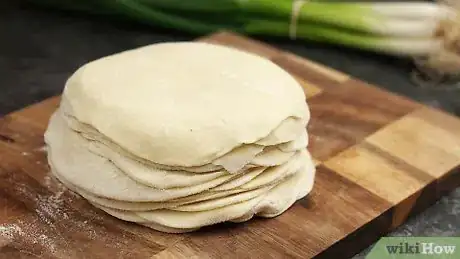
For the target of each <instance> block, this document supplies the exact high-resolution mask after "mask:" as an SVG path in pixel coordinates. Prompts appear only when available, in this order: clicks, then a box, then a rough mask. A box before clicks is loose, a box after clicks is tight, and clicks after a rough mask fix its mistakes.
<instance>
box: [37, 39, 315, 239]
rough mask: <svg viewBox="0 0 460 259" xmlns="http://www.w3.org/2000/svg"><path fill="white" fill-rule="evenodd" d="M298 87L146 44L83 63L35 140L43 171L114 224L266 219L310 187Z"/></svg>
mask: <svg viewBox="0 0 460 259" xmlns="http://www.w3.org/2000/svg"><path fill="white" fill-rule="evenodd" d="M309 119H310V113H309V109H308V106H307V104H306V102H305V96H304V92H303V90H302V88H301V87H300V85H299V84H298V83H297V82H296V81H295V80H294V79H293V78H292V77H291V76H290V75H289V74H288V73H287V72H285V71H284V70H283V69H281V68H280V67H278V66H276V65H275V64H274V63H272V62H270V61H268V60H266V59H264V58H261V57H259V56H256V55H253V54H249V53H246V52H243V51H239V50H236V49H232V48H228V47H223V46H217V45H212V44H207V43H193V42H181V43H179V42H175V43H161V44H154V45H150V46H146V47H142V48H138V49H134V50H130V51H125V52H122V53H118V54H115V55H112V56H108V57H105V58H102V59H99V60H96V61H93V62H90V63H88V64H86V65H84V66H82V67H81V68H80V69H78V70H77V71H76V72H75V73H74V74H73V75H72V76H71V77H70V78H69V80H68V81H67V84H66V87H65V90H64V92H63V95H62V99H61V103H60V106H59V108H58V109H57V110H56V111H55V112H54V114H53V115H52V117H51V119H50V122H49V125H48V129H47V131H46V133H45V142H46V144H47V151H48V162H49V165H50V168H51V172H52V173H53V174H54V175H55V176H56V178H58V179H59V180H60V181H61V182H62V183H63V184H65V185H66V186H67V187H68V188H69V189H71V190H73V191H74V192H76V193H78V194H79V195H81V196H82V197H84V198H85V199H86V200H87V201H89V202H90V203H91V204H93V205H94V206H95V207H97V208H99V209H101V210H103V211H105V212H106V213H108V214H110V215H112V216H114V217H116V218H119V219H121V220H125V221H130V222H136V223H138V224H141V225H145V226H148V227H151V228H153V229H156V230H159V231H164V232H170V233H182V232H189V231H193V230H196V229H199V228H201V227H204V226H209V225H213V224H217V223H220V222H244V221H247V220H249V219H251V218H252V217H254V216H260V217H275V216H278V215H280V214H282V213H283V212H285V211H286V210H288V209H289V208H290V207H291V206H292V205H293V204H294V203H295V202H296V201H297V200H299V199H301V198H304V197H305V196H306V195H307V194H308V193H309V192H310V191H311V190H312V188H313V182H314V175H315V167H314V164H313V162H312V159H311V157H310V154H309V152H308V150H307V146H308V135H307V131H306V126H307V124H308V122H309Z"/></svg>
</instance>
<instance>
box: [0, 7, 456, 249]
mask: <svg viewBox="0 0 460 259" xmlns="http://www.w3.org/2000/svg"><path fill="white" fill-rule="evenodd" d="M193 38H194V36H193V35H187V34H184V33H179V32H169V31H165V30H162V29H160V28H152V27H146V26H140V25H135V24H128V23H121V22H116V21H107V20H103V19H99V18H95V17H88V16H83V15H75V14H58V13H55V12H50V11H45V10H33V9H25V8H20V7H19V6H18V4H12V3H6V2H4V1H2V2H0V89H1V92H0V116H1V115H4V114H6V113H9V112H11V111H13V110H16V109H19V108H22V107H24V106H26V105H29V104H32V103H34V102H38V101H41V100H44V99H46V98H48V97H50V96H53V95H57V94H59V93H60V92H61V91H62V89H63V86H64V83H65V80H66V79H67V77H68V76H70V74H72V73H73V72H74V71H75V70H76V69H77V68H78V67H79V66H81V65H83V64H84V63H86V62H88V61H90V60H94V59H96V58H99V57H102V56H106V55H109V54H112V53H116V52H119V51H122V50H126V49H131V48H134V47H138V46H142V45H147V44H152V43H155V42H164V41H182V40H191V39H193ZM262 40H263V41H265V42H268V43H270V44H273V45H275V46H277V47H280V48H282V49H285V50H289V51H291V52H294V53H296V54H298V55H301V56H304V57H307V58H309V59H311V60H314V61H317V62H320V63H323V64H325V65H327V66H330V67H332V68H335V69H337V70H340V71H343V72H345V73H348V74H350V75H352V76H355V77H357V78H360V79H362V80H365V81H368V82H370V83H373V84H376V85H378V86H380V87H384V88H386V89H389V90H391V91H394V92H397V93H400V94H403V95H405V96H408V97H410V98H413V99H415V100H418V101H421V102H424V103H426V104H428V105H431V106H435V107H439V108H441V109H444V110H446V111H447V112H450V113H453V114H456V115H460V91H448V90H430V89H423V88H419V87H416V86H414V85H413V84H412V83H411V81H410V76H409V72H410V67H409V66H408V64H407V62H403V61H400V60H397V59H394V58H389V57H384V56H379V55H375V54H371V53H364V52H360V51H351V50H346V49H341V48H337V47H332V46H329V47H328V46H320V45H315V44H307V43H305V42H290V41H283V40H274V39H269V40H268V39H262ZM390 235H396V236H460V188H458V189H457V190H455V191H454V192H452V193H451V194H450V195H448V196H446V197H444V198H442V199H441V200H440V201H439V202H437V203H436V204H435V205H433V206H432V207H431V208H429V209H428V210H426V211H425V212H423V213H422V214H420V215H419V216H417V217H414V218H412V219H411V220H409V221H408V222H407V223H406V224H404V225H403V226H401V227H400V228H399V229H397V230H396V231H395V232H393V233H391V234H390ZM367 251H368V249H367V250H365V251H363V252H362V253H360V254H359V255H357V256H356V258H364V255H365V254H366V252H367Z"/></svg>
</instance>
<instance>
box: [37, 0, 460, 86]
mask: <svg viewBox="0 0 460 259" xmlns="http://www.w3.org/2000/svg"><path fill="white" fill-rule="evenodd" d="M30 1H33V2H36V3H41V4H47V5H49V6H55V7H60V8H64V9H72V10H78V11H86V12H91V13H96V14H98V13H99V14H111V15H115V16H119V17H127V18H130V19H134V20H135V21H138V22H142V23H146V24H150V25H154V26H162V27H165V28H169V29H175V30H180V31H185V32H188V33H193V34H197V35H203V34H208V33H212V32H215V31H219V30H229V31H234V32H237V33H241V34H246V35H254V36H276V37H289V38H295V39H298V40H308V41H316V42H321V43H325V44H338V45H343V46H346V47H350V48H357V49H362V50H367V51H373V52H379V53H384V54H388V55H394V56H401V57H408V58H412V59H413V60H414V61H415V64H416V66H417V68H418V69H419V70H420V71H422V72H423V73H425V74H429V75H431V76H433V75H436V76H448V77H460V18H459V17H460V14H459V13H460V1H459V0H441V1H439V2H413V1H409V2H329V1H314V0H310V1H298V0H297V1H296V0H30Z"/></svg>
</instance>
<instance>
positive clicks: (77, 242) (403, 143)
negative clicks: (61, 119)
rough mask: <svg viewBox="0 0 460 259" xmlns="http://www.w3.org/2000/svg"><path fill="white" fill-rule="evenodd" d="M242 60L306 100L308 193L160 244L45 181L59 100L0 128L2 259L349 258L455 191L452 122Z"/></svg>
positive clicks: (270, 54) (283, 61)
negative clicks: (312, 163)
mask: <svg viewBox="0 0 460 259" xmlns="http://www.w3.org/2000/svg"><path fill="white" fill-rule="evenodd" d="M200 40H202V41H207V42H213V43H216V44H224V45H229V46H233V47H236V48H241V49H243V50H247V51H251V52H254V53H257V54H259V55H262V56H264V57H266V58H269V59H271V60H272V61H273V62H275V63H277V64H279V65H280V66H281V67H283V68H285V69H286V70H287V71H289V72H290V73H292V75H293V76H295V77H296V78H297V79H298V80H299V82H300V83H301V84H302V86H303V87H304V89H305V93H306V98H307V101H308V103H309V106H310V109H311V114H312V119H311V122H310V124H309V126H308V130H309V134H310V136H311V137H310V138H311V139H310V141H311V142H310V143H311V145H310V147H309V150H310V151H311V153H312V155H313V156H314V158H315V160H316V163H317V176H316V181H315V186H314V189H313V191H312V192H311V194H310V195H309V196H308V197H306V198H304V199H302V200H300V201H298V202H297V203H296V204H295V205H294V206H293V207H291V208H290V209H289V210H288V211H286V212H285V213H284V214H282V215H281V216H279V217H276V218H273V219H253V220H251V221H249V222H246V223H243V224H221V225H217V226H212V227H207V228H204V229H202V230H200V231H198V232H194V233H189V234H180V235H178V234H165V233H160V232H156V231H153V230H151V229H147V228H143V227H140V226H137V225H134V224H130V223H127V222H122V221H120V220H117V219H115V218H113V217H111V216H108V215H106V214H105V213H103V212H101V211H100V210H98V209H95V208H93V207H92V206H91V205H89V204H88V203H87V202H85V201H84V200H83V199H82V198H80V197H79V196H78V195H76V194H73V193H72V192H70V191H68V190H66V188H65V187H64V186H62V185H61V184H59V183H58V182H57V181H55V180H54V178H52V177H51V176H50V175H49V173H48V166H47V163H46V154H45V152H44V150H43V145H44V142H43V133H44V130H45V129H46V126H47V122H48V118H49V116H50V114H51V113H52V112H53V111H54V109H55V108H56V107H57V104H58V101H59V97H55V98H51V99H48V100H45V101H44V102H41V103H38V104H35V105H32V106H30V107H27V108H25V109H22V110H20V111H17V112H13V113H12V114H9V115H8V116H6V117H4V118H2V119H1V120H0V208H1V209H0V258H33V257H34V256H36V257H42V258H107V259H113V258H290V257H292V258H311V257H316V258H346V257H351V256H352V255H353V254H355V253H357V252H359V251H360V250H362V249H364V248H366V247H367V246H368V245H370V244H371V243H373V242H374V241H376V240H377V239H378V238H379V237H381V236H382V235H384V234H385V233H387V232H388V231H390V230H392V229H394V228H395V227H397V226H399V225H400V224H402V223H403V222H404V221H405V220H406V219H407V218H408V217H409V216H411V215H414V214H416V213H418V212H420V211H421V210H423V209H424V208H426V207H427V206H429V205H430V204H432V203H433V202H434V201H436V200H437V199H438V198H440V196H441V195H443V194H445V193H446V192H448V191H450V190H452V189H454V188H455V187H457V186H459V185H460V173H459V170H457V169H459V166H460V120H459V119H457V118H455V117H453V116H450V115H448V114H446V113H444V112H442V111H439V110H436V109H433V108H429V107H426V106H423V105H422V104H419V103H416V102H414V101H411V100H408V99H405V98H403V97H401V96H397V95H395V94H392V93H389V92H386V91H385V90H382V89H379V88H377V87H375V86H372V85H369V84H366V83H365V82H362V81H359V80H357V79H355V78H352V77H350V76H348V75H345V74H342V73H340V72H337V71H334V70H331V69H329V68H326V67H324V66H321V65H319V64H315V63H313V62H311V61H308V60H305V59H303V58H300V57H298V56H295V55H292V54H290V53H287V52H283V51H281V50H278V49H275V48H273V47H270V46H267V45H264V44H262V43H259V42H256V41H253V40H250V39H247V38H243V37H241V36H237V35H234V34H231V33H227V32H222V33H218V34H214V35H211V36H209V37H205V38H202V39H200Z"/></svg>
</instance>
